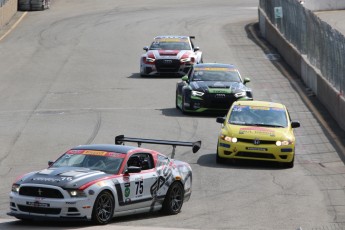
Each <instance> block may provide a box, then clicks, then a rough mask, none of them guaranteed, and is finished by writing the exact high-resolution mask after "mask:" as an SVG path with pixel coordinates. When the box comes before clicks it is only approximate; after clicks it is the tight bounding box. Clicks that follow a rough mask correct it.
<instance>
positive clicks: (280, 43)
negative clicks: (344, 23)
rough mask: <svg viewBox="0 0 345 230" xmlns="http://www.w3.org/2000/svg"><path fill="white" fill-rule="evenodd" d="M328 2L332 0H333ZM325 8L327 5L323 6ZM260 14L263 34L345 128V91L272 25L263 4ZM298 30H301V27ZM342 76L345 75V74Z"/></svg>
mask: <svg viewBox="0 0 345 230" xmlns="http://www.w3.org/2000/svg"><path fill="white" fill-rule="evenodd" d="M306 1H311V0H306ZM327 1H329V2H331V0H327ZM334 2H335V3H334V6H335V5H336V3H337V4H338V3H339V4H340V3H342V5H345V1H344V0H341V1H337V0H335V1H334ZM328 5H330V4H328ZM320 7H321V5H319V8H318V9H320ZM322 7H325V6H323V5H322ZM272 10H273V9H272ZM258 14H259V27H260V32H261V36H263V37H264V38H265V39H266V40H267V41H268V42H269V43H270V44H272V45H273V46H274V47H275V48H276V49H277V51H278V52H279V54H280V55H281V56H282V57H283V59H284V60H285V61H286V62H287V63H288V64H289V65H290V66H291V67H292V69H293V70H294V71H295V72H296V73H297V74H298V75H299V76H300V77H301V78H302V80H303V82H304V83H305V84H306V86H307V87H308V88H310V89H311V90H312V91H313V93H314V94H315V96H316V97H317V98H318V100H319V101H320V102H321V103H322V104H323V105H324V106H325V107H326V109H327V110H328V111H329V113H330V114H331V116H332V117H333V118H334V119H335V120H336V122H337V123H338V125H339V126H340V127H341V128H342V129H343V130H345V119H344V115H345V99H344V95H343V91H342V90H338V89H337V87H335V85H334V84H332V83H331V81H330V80H329V79H330V78H329V77H328V78H326V77H325V76H324V75H323V74H322V73H321V71H320V69H319V68H316V67H315V65H313V64H311V63H310V60H313V57H310V55H309V56H307V55H305V54H303V53H302V52H301V51H300V50H298V49H297V48H296V46H294V45H293V44H292V43H291V42H289V41H288V40H287V39H286V38H285V37H284V35H283V34H282V33H281V32H280V31H279V28H278V26H277V24H273V23H272V22H271V20H270V18H269V16H268V15H267V14H266V12H265V11H264V10H263V9H262V8H260V7H259V9H258ZM285 18H287V17H285ZM297 26H298V25H297ZM296 29H297V30H298V28H296ZM304 29H305V28H304ZM321 68H322V66H321ZM328 68H329V67H328ZM330 68H332V66H330ZM334 68H336V66H334ZM339 77H344V75H342V76H339Z"/></svg>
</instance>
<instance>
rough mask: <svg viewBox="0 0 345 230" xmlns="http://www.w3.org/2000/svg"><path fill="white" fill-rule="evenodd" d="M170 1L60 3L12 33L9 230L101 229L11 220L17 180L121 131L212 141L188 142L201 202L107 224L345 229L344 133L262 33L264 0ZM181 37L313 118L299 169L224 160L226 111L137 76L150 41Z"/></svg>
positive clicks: (1, 171)
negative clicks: (220, 147)
mask: <svg viewBox="0 0 345 230" xmlns="http://www.w3.org/2000/svg"><path fill="white" fill-rule="evenodd" d="M160 3H161V1H156V0H151V1H145V2H142V1H135V0H133V1H131V2H128V1H117V2H113V1H110V0H109V1H108V0H104V1H100V2H99V4H98V5H95V1H88V0H83V1H82V0H80V1H77V0H74V1H62V0H61V1H56V2H53V4H52V6H51V9H50V10H47V11H44V12H29V13H28V14H27V15H26V16H25V18H24V19H23V20H22V21H21V22H20V23H19V24H18V25H17V26H15V28H13V29H12V31H11V32H10V33H8V34H7V35H6V36H4V37H3V38H2V40H1V41H0V69H1V70H2V74H1V76H0V80H1V83H2V84H1V85H0V92H1V93H0V127H1V130H0V136H1V139H0V144H1V146H2V149H1V151H0V166H1V167H0V175H1V183H0V229H48V228H49V229H55V228H56V229H57V228H59V229H60V228H63V229H96V227H94V226H90V225H88V224H85V223H22V222H20V221H16V220H15V219H12V218H9V217H8V216H6V212H7V211H8V191H9V189H10V186H11V182H12V181H13V180H14V178H15V177H17V176H18V175H20V174H22V173H24V172H27V171H31V170H36V169H40V168H43V167H45V166H46V163H47V161H48V160H52V159H55V158H56V157H57V156H58V155H59V154H60V153H62V152H63V151H65V150H67V149H68V148H70V147H72V146H74V145H78V144H88V143H113V138H114V136H115V135H119V134H125V135H127V136H134V137H143V138H161V139H172V140H186V141H192V140H199V139H200V140H202V141H203V145H202V149H201V150H200V151H199V152H198V153H197V154H194V155H193V154H191V152H190V150H188V149H185V148H178V149H177V153H176V158H178V159H181V160H185V161H187V162H189V163H190V164H191V165H192V168H193V172H194V177H193V179H194V180H193V194H192V198H191V200H190V201H189V202H188V203H186V204H185V205H184V206H183V208H182V212H181V213H180V214H178V215H175V216H162V215H160V214H158V213H154V214H147V215H134V216H130V217H123V218H116V219H114V222H113V223H111V224H109V225H108V226H104V227H102V228H104V229H297V228H299V227H301V228H302V229H343V228H344V225H343V223H344V222H345V208H344V207H345V194H344V189H343V188H344V185H345V180H344V173H345V168H344V164H343V162H342V160H341V159H340V157H339V155H340V156H341V155H342V152H341V150H339V146H337V145H336V144H335V143H334V138H338V136H332V135H330V133H332V132H330V130H327V127H331V126H329V124H332V123H331V122H330V121H328V119H327V116H326V115H327V113H326V112H324V111H322V107H321V106H320V105H318V104H317V102H315V100H314V98H313V97H312V95H308V91H307V90H306V89H304V88H303V84H302V83H301V82H300V81H299V79H298V78H297V77H296V76H294V75H293V72H291V70H289V68H288V67H286V66H285V65H284V62H283V61H282V60H280V58H279V55H278V54H277V53H275V50H274V49H272V48H271V47H270V46H269V44H265V42H264V41H261V40H260V39H259V37H256V36H255V26H254V25H255V22H257V1H251V0H247V1H231V2H229V1H216V2H214V1H213V2H212V3H209V2H208V1H198V2H197V3H195V2H194V1H183V4H180V3H181V2H180V1H177V0H175V1H170V2H169V3H165V4H160ZM22 14H23V13H22V12H21V13H19V14H18V15H16V17H17V19H19V18H20V17H21V15H22ZM9 28H12V27H11V26H9ZM171 33H179V34H190V35H195V36H196V38H197V39H196V43H197V45H199V46H200V47H201V49H202V50H203V51H204V54H205V56H204V60H205V61H209V62H214V61H217V62H227V63H233V64H236V65H237V66H238V67H239V69H240V71H241V73H242V76H243V77H250V78H251V79H252V82H251V83H249V86H250V87H252V88H253V91H254V97H255V98H256V99H260V100H271V101H279V102H283V103H285V104H286V105H287V106H288V108H289V110H290V114H291V116H292V118H293V120H299V121H300V122H301V124H302V127H301V128H299V129H297V130H296V137H297V144H296V154H297V155H296V156H297V157H296V166H295V167H294V168H293V169H280V168H279V167H276V166H274V165H272V164H253V163H239V164H238V165H217V164H216V163H215V156H214V154H215V146H216V141H217V140H216V137H217V134H218V132H219V128H220V127H219V124H217V123H216V122H215V116H211V115H210V116H209V115H206V116H199V115H196V116H193V115H187V116H186V115H182V113H181V112H180V111H177V110H176V109H175V105H174V99H175V84H176V82H177V81H178V79H176V78H159V79H153V78H145V79H143V78H140V77H139V75H138V69H139V67H138V64H139V56H140V54H141V53H142V47H143V46H145V45H148V43H149V42H150V41H151V39H152V37H153V36H156V35H158V34H171ZM2 35H3V34H2ZM2 35H0V37H2ZM325 122H326V123H325ZM325 124H326V126H325ZM327 125H328V126H327ZM334 135H336V133H335V134H334ZM155 148H156V149H157V150H160V151H162V152H163V153H166V154H169V153H170V151H171V149H169V148H168V147H155ZM57 224H61V225H62V227H54V226H55V225H57Z"/></svg>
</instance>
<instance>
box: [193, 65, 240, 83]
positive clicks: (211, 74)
mask: <svg viewBox="0 0 345 230" xmlns="http://www.w3.org/2000/svg"><path fill="white" fill-rule="evenodd" d="M192 81H224V82H241V78H240V75H239V74H238V72H237V71H236V70H234V69H228V68H195V69H194V71H193V74H192Z"/></svg>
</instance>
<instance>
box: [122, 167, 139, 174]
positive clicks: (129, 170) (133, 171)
mask: <svg viewBox="0 0 345 230" xmlns="http://www.w3.org/2000/svg"><path fill="white" fill-rule="evenodd" d="M140 172H141V167H137V166H129V167H128V168H127V170H126V171H125V174H128V173H140Z"/></svg>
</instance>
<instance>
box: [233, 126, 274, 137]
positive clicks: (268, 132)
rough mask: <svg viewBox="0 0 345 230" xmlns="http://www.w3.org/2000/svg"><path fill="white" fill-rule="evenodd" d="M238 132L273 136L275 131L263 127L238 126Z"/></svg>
mask: <svg viewBox="0 0 345 230" xmlns="http://www.w3.org/2000/svg"><path fill="white" fill-rule="evenodd" d="M238 133H239V134H256V135H265V136H271V137H274V136H275V131H274V130H272V129H267V128H264V127H244V128H240V130H239V132H238Z"/></svg>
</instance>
